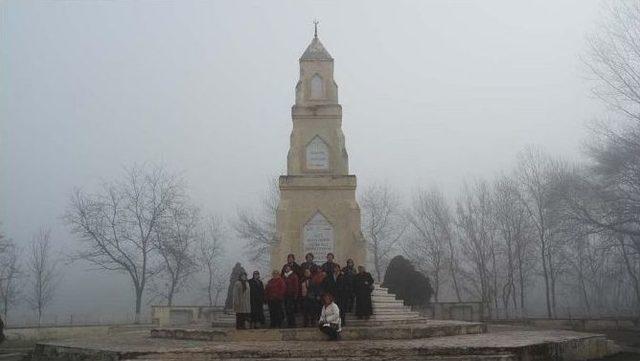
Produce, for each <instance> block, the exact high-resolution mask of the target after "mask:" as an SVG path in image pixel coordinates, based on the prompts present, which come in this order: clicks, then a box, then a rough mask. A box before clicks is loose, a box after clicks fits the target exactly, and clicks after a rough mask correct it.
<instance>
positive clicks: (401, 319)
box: [212, 284, 428, 327]
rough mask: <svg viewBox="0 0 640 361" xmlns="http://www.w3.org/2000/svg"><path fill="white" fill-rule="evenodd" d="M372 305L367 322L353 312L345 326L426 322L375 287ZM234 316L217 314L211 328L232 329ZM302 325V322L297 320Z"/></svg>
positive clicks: (391, 296)
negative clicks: (371, 312) (370, 314)
mask: <svg viewBox="0 0 640 361" xmlns="http://www.w3.org/2000/svg"><path fill="white" fill-rule="evenodd" d="M371 302H372V303H373V315H372V316H371V317H370V318H369V319H368V320H358V319H357V317H356V316H355V314H354V313H353V312H351V313H348V314H347V326H354V327H361V326H388V325H397V324H417V323H424V322H426V321H428V318H426V317H423V316H421V315H420V314H419V313H418V312H415V311H412V310H411V307H409V306H405V305H404V302H403V301H402V300H397V299H396V296H395V295H394V294H393V293H389V290H388V289H386V288H384V287H381V286H380V285H379V284H376V285H375V288H374V290H373V292H372V293H371ZM264 313H265V316H266V317H267V324H268V323H269V320H268V318H269V311H268V309H267V308H266V307H265V312H264ZM235 322H236V319H235V315H234V314H233V313H218V314H216V315H214V320H213V323H212V325H213V327H234V326H235ZM298 324H299V325H300V324H302V320H301V319H300V320H298Z"/></svg>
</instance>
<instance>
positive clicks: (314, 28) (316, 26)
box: [313, 19, 320, 38]
mask: <svg viewBox="0 0 640 361" xmlns="http://www.w3.org/2000/svg"><path fill="white" fill-rule="evenodd" d="M319 23H320V22H319V21H318V19H315V20H313V37H314V38H317V37H318V24H319Z"/></svg>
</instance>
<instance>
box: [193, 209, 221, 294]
mask: <svg viewBox="0 0 640 361" xmlns="http://www.w3.org/2000/svg"><path fill="white" fill-rule="evenodd" d="M225 238H226V230H225V228H224V225H223V223H222V220H221V219H220V218H216V217H211V218H210V219H209V221H208V223H207V225H206V228H205V230H204V232H202V234H201V237H200V252H199V254H198V260H199V263H200V265H201V266H202V267H203V268H204V271H205V273H206V277H207V282H206V287H205V289H206V290H207V299H208V301H209V306H214V305H217V304H218V299H219V298H220V294H221V293H222V291H224V289H225V288H226V284H225V280H226V275H225V273H224V271H223V266H222V263H223V262H222V257H223V256H224V241H225Z"/></svg>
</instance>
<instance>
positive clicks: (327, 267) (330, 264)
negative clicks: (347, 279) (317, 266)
mask: <svg viewBox="0 0 640 361" xmlns="http://www.w3.org/2000/svg"><path fill="white" fill-rule="evenodd" d="M334 258H335V256H334V255H333V253H331V252H329V253H327V262H325V263H323V264H322V267H321V268H322V270H323V271H324V272H325V273H326V274H327V275H329V274H331V273H333V269H334V268H335V265H336V264H337V263H335V262H334V261H333V259H334Z"/></svg>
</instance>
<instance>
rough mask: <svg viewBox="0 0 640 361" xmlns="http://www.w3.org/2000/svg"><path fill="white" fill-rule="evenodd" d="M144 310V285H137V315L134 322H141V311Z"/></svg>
mask: <svg viewBox="0 0 640 361" xmlns="http://www.w3.org/2000/svg"><path fill="white" fill-rule="evenodd" d="M141 310H142V287H136V315H135V319H134V320H133V323H135V324H136V325H137V324H139V323H140V313H141Z"/></svg>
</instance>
